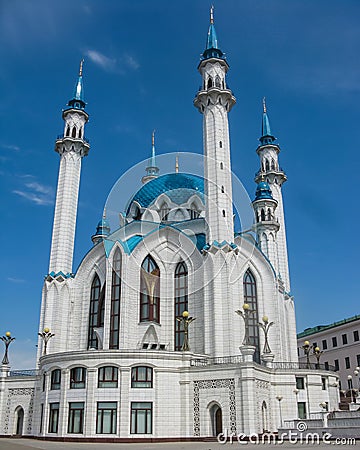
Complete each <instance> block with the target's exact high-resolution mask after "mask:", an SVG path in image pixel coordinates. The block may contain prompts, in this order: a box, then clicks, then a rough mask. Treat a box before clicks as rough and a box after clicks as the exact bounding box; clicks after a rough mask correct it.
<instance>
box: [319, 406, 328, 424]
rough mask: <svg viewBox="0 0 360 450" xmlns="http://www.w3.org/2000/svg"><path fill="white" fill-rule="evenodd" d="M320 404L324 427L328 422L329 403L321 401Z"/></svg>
mask: <svg viewBox="0 0 360 450" xmlns="http://www.w3.org/2000/svg"><path fill="white" fill-rule="evenodd" d="M319 406H320V408H322V409H321V414H322V419H323V427H324V428H327V426H328V422H327V410H328V404H327V403H326V402H321V403H319Z"/></svg>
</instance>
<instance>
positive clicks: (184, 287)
mask: <svg viewBox="0 0 360 450" xmlns="http://www.w3.org/2000/svg"><path fill="white" fill-rule="evenodd" d="M188 304H189V299H188V269H187V266H186V264H185V263H184V261H180V262H179V263H178V264H177V266H176V269H175V273H174V316H175V317H174V350H175V351H180V350H181V347H182V345H183V341H184V335H185V332H184V329H183V326H182V324H181V322H179V320H177V319H178V318H181V317H182V313H183V312H184V311H187V310H188Z"/></svg>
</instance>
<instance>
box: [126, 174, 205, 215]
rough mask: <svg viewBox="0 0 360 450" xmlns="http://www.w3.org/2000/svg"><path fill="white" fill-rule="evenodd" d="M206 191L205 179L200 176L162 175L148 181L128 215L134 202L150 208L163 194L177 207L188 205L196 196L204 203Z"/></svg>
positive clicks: (134, 199)
mask: <svg viewBox="0 0 360 450" xmlns="http://www.w3.org/2000/svg"><path fill="white" fill-rule="evenodd" d="M204 189H205V188H204V179H203V178H202V177H200V176H198V175H192V174H188V173H170V174H166V175H161V176H160V177H158V178H155V179H153V180H150V181H148V182H147V183H146V184H144V186H142V187H141V188H140V189H139V190H138V191H137V193H136V194H135V195H134V196H133V198H132V199H131V200H130V202H129V204H128V208H127V214H128V213H129V211H130V207H131V204H132V203H133V202H137V203H138V204H139V205H140V206H141V207H143V208H148V207H149V206H150V205H151V204H153V203H154V202H155V200H156V199H157V198H158V197H159V195H161V194H166V195H167V196H168V197H169V198H170V200H171V201H173V202H174V203H176V204H177V205H181V204H183V203H186V202H187V200H188V199H189V198H190V197H191V196H192V195H194V194H197V195H199V196H200V198H201V200H202V201H203V202H204Z"/></svg>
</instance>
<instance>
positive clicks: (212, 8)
mask: <svg viewBox="0 0 360 450" xmlns="http://www.w3.org/2000/svg"><path fill="white" fill-rule="evenodd" d="M210 23H214V5H211V8H210Z"/></svg>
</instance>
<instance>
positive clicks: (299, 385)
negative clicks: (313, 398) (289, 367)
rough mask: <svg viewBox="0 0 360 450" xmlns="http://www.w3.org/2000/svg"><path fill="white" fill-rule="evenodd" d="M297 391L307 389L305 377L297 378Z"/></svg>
mask: <svg viewBox="0 0 360 450" xmlns="http://www.w3.org/2000/svg"><path fill="white" fill-rule="evenodd" d="M296 389H305V381H304V378H303V377H296Z"/></svg>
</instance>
